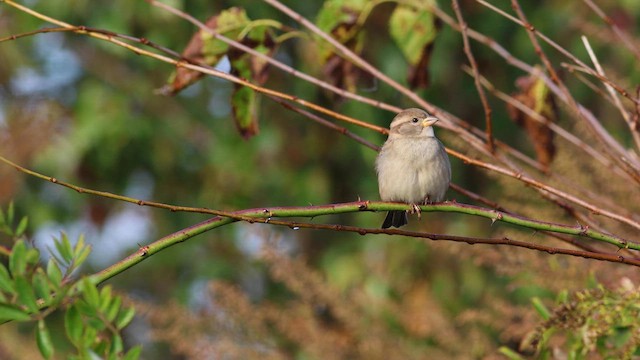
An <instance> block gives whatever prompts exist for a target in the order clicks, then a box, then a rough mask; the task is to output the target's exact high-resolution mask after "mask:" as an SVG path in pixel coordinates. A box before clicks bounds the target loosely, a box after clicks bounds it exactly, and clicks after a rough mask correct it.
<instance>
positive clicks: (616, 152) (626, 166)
mask: <svg viewBox="0 0 640 360" xmlns="http://www.w3.org/2000/svg"><path fill="white" fill-rule="evenodd" d="M476 1H478V2H479V3H480V4H482V5H484V6H486V7H488V8H490V9H491V10H493V11H495V12H496V13H498V14H500V15H502V16H504V17H505V18H508V19H510V20H512V21H514V22H515V23H517V24H519V25H520V26H522V27H524V28H525V29H526V30H527V34H528V36H529V39H530V41H531V43H532V45H533V46H534V49H535V51H536V53H537V54H538V57H539V58H540V60H541V61H542V63H543V64H544V65H545V68H546V69H547V71H548V72H549V75H550V78H551V82H552V83H553V84H554V85H556V86H557V88H558V90H559V93H560V94H562V96H560V99H562V100H563V101H564V102H566V103H567V104H568V105H569V107H570V108H571V109H573V110H574V111H575V114H576V115H577V116H578V118H579V119H581V120H583V121H584V122H585V123H586V124H587V125H588V128H589V129H590V130H591V132H592V133H593V134H594V136H595V137H596V139H598V141H600V142H601V143H603V148H604V149H605V152H606V153H607V154H608V155H609V157H610V158H611V159H612V160H613V161H614V162H616V164H617V165H618V166H620V167H621V168H622V169H623V170H625V172H627V173H628V174H629V175H630V176H631V177H632V178H633V179H634V181H636V182H638V183H640V173H639V171H640V164H637V163H631V161H633V159H631V160H630V156H629V153H628V152H627V150H626V149H624V148H623V147H622V145H620V143H618V142H617V141H616V140H615V139H614V138H613V137H611V135H610V134H609V132H608V131H606V129H604V127H602V125H601V124H600V122H599V121H598V120H597V119H596V118H595V117H594V116H593V114H591V113H590V112H588V111H585V110H586V109H584V108H583V107H582V106H581V105H580V104H578V103H577V101H576V100H575V99H574V98H573V96H572V95H571V93H570V92H569V90H568V89H567V88H566V86H565V85H564V83H563V82H562V81H561V80H560V77H559V76H558V75H557V73H556V71H555V69H554V68H553V66H552V65H551V62H550V61H549V59H548V58H547V56H546V55H545V53H544V51H543V50H542V48H541V47H540V44H539V42H538V40H537V37H540V38H541V39H542V40H543V41H545V42H546V43H548V44H549V45H551V46H552V47H554V48H555V49H556V50H558V51H559V52H561V53H562V54H563V55H565V56H567V57H568V58H569V59H571V60H572V61H574V62H575V63H576V64H579V65H581V66H583V67H584V68H586V69H591V68H590V67H589V66H587V65H586V64H584V62H582V61H580V60H579V59H578V58H577V57H575V56H574V55H573V54H571V53H570V52H568V51H567V50H565V49H564V48H562V47H561V46H560V45H558V44H557V43H555V42H553V41H552V40H551V39H549V38H548V37H546V36H544V34H542V33H540V32H539V31H537V30H536V29H535V27H534V26H533V25H531V24H530V23H529V22H528V21H527V18H526V16H525V14H524V12H523V11H522V8H521V7H520V4H519V3H518V1H517V0H511V4H512V8H513V9H514V11H515V12H516V13H517V15H518V17H519V18H520V19H519V20H518V19H515V18H514V17H513V16H511V15H509V14H507V13H505V12H504V11H503V10H501V9H499V8H497V7H495V6H494V5H492V4H490V3H488V2H486V1H484V0H476ZM590 71H591V73H592V75H593V76H596V77H598V78H599V79H601V81H603V82H607V83H609V84H610V85H611V86H613V87H614V88H615V89H616V91H618V92H620V94H621V95H623V96H625V97H626V98H628V99H629V100H631V101H633V102H634V103H635V102H637V99H633V98H631V97H630V96H629V94H628V93H627V92H626V91H625V90H623V89H621V88H620V87H619V86H617V85H616V84H614V83H613V82H611V81H610V80H608V79H606V78H603V77H602V76H601V75H599V74H598V73H597V72H596V71H595V70H593V69H591V70H590ZM554 87H555V86H554ZM550 88H551V89H552V90H553V88H552V87H551V86H550Z"/></svg>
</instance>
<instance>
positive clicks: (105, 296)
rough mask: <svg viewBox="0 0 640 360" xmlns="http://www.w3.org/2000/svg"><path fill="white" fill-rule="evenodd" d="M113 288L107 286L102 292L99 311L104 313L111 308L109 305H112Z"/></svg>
mask: <svg viewBox="0 0 640 360" xmlns="http://www.w3.org/2000/svg"><path fill="white" fill-rule="evenodd" d="M111 299H112V296H111V286H109V285H107V286H105V287H103V288H102V289H101V290H100V307H99V309H98V310H99V311H100V312H101V313H104V312H106V311H107V309H108V308H109V304H111Z"/></svg>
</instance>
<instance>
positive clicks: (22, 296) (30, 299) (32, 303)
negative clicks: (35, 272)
mask: <svg viewBox="0 0 640 360" xmlns="http://www.w3.org/2000/svg"><path fill="white" fill-rule="evenodd" d="M15 284H16V292H17V293H18V301H19V302H20V303H19V305H21V306H25V307H26V308H27V309H29V311H30V312H31V313H37V312H38V311H39V308H38V303H37V302H36V296H35V294H34V292H33V288H32V287H31V284H30V283H29V282H28V281H27V279H26V278H25V277H24V276H22V275H18V276H16V277H15Z"/></svg>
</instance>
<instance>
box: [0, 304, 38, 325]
mask: <svg viewBox="0 0 640 360" xmlns="http://www.w3.org/2000/svg"><path fill="white" fill-rule="evenodd" d="M13 320H15V321H29V320H31V316H30V315H29V313H27V312H26V311H24V310H22V309H19V308H17V307H15V306H13V305H9V304H0V322H6V321H13Z"/></svg>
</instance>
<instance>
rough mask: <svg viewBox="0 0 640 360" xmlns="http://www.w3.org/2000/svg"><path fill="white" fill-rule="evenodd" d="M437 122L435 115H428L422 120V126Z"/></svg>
mask: <svg viewBox="0 0 640 360" xmlns="http://www.w3.org/2000/svg"><path fill="white" fill-rule="evenodd" d="M437 122H438V118H437V117H435V116H429V117H427V118H426V119H424V120H422V127H427V126H431V125H433V124H435V123H437Z"/></svg>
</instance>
